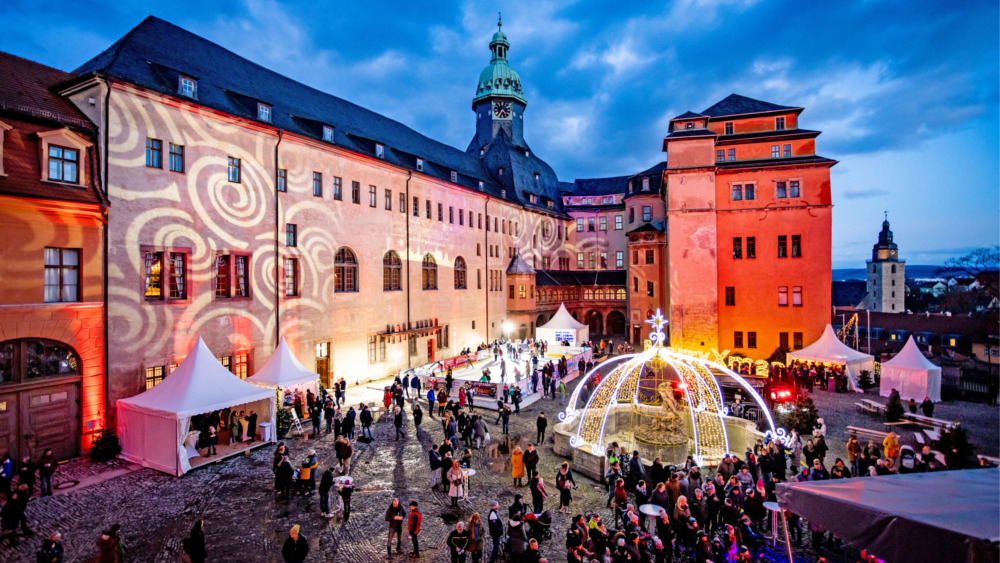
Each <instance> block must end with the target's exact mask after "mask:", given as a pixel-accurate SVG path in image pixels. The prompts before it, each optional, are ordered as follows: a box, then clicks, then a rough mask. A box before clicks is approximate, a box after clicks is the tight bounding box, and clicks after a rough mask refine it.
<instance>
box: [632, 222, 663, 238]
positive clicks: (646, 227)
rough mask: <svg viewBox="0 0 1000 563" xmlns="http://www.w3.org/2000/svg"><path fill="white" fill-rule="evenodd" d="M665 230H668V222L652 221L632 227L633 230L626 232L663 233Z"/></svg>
mask: <svg viewBox="0 0 1000 563" xmlns="http://www.w3.org/2000/svg"><path fill="white" fill-rule="evenodd" d="M664 230H666V224H664V222H663V221H653V222H652V223H643V224H642V225H640V226H638V227H636V228H634V229H632V230H631V231H628V232H627V233H625V234H626V235H630V234H632V233H647V232H653V233H662V232H663V231H664Z"/></svg>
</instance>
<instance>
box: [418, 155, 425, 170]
mask: <svg viewBox="0 0 1000 563" xmlns="http://www.w3.org/2000/svg"><path fill="white" fill-rule="evenodd" d="M423 171H424V159H422V158H418V159H417V172H423Z"/></svg>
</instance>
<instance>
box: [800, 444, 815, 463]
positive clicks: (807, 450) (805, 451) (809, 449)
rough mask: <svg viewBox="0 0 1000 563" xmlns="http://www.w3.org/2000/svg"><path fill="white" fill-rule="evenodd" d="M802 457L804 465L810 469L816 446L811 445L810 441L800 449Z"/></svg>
mask: <svg viewBox="0 0 1000 563" xmlns="http://www.w3.org/2000/svg"><path fill="white" fill-rule="evenodd" d="M802 456H803V457H804V458H805V461H806V465H807V466H809V467H812V464H813V460H814V459H816V457H817V455H816V445H815V444H813V441H812V440H807V441H806V445H805V447H803V448H802Z"/></svg>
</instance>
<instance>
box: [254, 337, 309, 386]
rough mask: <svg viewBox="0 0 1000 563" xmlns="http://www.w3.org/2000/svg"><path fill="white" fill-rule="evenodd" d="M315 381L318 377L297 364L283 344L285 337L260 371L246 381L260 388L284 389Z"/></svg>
mask: <svg viewBox="0 0 1000 563" xmlns="http://www.w3.org/2000/svg"><path fill="white" fill-rule="evenodd" d="M317 379H319V375H318V374H317V373H315V372H313V371H309V370H308V369H307V368H306V367H305V366H303V365H302V363H301V362H299V360H298V358H296V357H295V354H293V353H292V350H291V348H289V347H288V343H287V342H285V337H284V336H282V337H281V340H280V341H279V342H278V348H277V349H276V350H275V351H274V355H272V356H271V359H270V360H268V361H267V363H266V364H264V367H263V368H262V369H261V370H260V371H258V372H257V373H256V374H254V375H253V376H252V377H248V378H247V381H249V382H250V383H253V384H254V385H259V386H260V387H269V388H272V389H274V388H279V389H284V388H286V387H292V386H295V385H299V384H301V383H308V382H310V381H316V380H317Z"/></svg>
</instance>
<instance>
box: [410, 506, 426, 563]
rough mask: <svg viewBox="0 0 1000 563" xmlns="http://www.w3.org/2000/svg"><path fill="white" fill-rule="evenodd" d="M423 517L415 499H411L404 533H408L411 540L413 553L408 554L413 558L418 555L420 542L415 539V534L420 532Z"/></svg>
mask: <svg viewBox="0 0 1000 563" xmlns="http://www.w3.org/2000/svg"><path fill="white" fill-rule="evenodd" d="M423 517H424V515H423V514H421V513H420V509H419V508H417V501H411V502H410V516H409V517H407V520H406V533H407V534H409V535H410V540H411V541H412V542H413V553H411V554H410V557H413V558H417V557H420V543H419V542H418V541H417V535H418V534H420V524H421V523H422V521H423Z"/></svg>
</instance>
